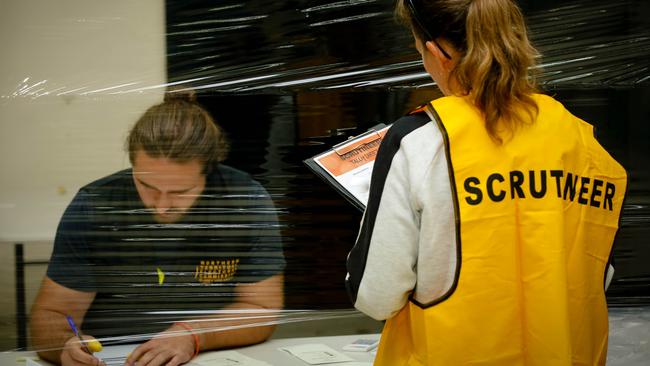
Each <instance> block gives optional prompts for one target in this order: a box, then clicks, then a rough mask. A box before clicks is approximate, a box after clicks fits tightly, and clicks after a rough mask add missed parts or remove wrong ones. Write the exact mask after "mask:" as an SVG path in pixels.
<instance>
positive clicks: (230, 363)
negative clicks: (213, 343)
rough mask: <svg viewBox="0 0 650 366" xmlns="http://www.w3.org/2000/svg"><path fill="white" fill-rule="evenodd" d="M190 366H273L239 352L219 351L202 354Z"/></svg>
mask: <svg viewBox="0 0 650 366" xmlns="http://www.w3.org/2000/svg"><path fill="white" fill-rule="evenodd" d="M187 365H190V366H271V364H268V363H266V362H264V361H259V360H256V359H254V358H250V357H248V356H244V355H243V354H241V353H239V352H237V351H218V352H208V353H201V354H199V355H198V356H196V357H195V358H194V359H193V360H192V361H191V362H190V363H188V364H187Z"/></svg>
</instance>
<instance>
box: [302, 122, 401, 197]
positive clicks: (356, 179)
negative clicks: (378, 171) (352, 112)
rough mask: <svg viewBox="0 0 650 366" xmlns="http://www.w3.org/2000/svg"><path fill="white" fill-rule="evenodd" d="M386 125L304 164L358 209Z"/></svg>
mask: <svg viewBox="0 0 650 366" xmlns="http://www.w3.org/2000/svg"><path fill="white" fill-rule="evenodd" d="M389 128H390V126H385V125H378V126H375V127H373V128H372V129H370V130H369V131H368V132H365V133H363V134H361V135H359V136H356V137H352V138H350V139H348V140H347V141H344V142H342V143H340V144H338V145H335V146H333V147H332V148H331V149H329V150H328V151H325V152H324V153H322V154H319V155H316V156H314V157H313V158H311V159H307V160H306V161H305V163H306V164H307V166H308V167H310V168H311V169H312V170H313V171H314V172H315V173H316V174H317V175H319V176H320V177H321V178H323V179H324V180H325V181H326V182H327V183H329V184H330V185H332V186H333V187H334V188H335V189H336V190H337V191H339V193H341V194H342V195H343V196H344V197H345V198H346V199H348V200H349V201H350V202H351V203H352V204H353V205H355V206H356V207H358V208H359V209H364V208H365V206H366V203H367V202H368V193H369V190H370V178H371V176H372V168H373V165H374V163H375V157H376V156H377V151H378V150H379V145H380V144H381V141H382V140H383V138H384V136H385V135H386V132H388V129H389Z"/></svg>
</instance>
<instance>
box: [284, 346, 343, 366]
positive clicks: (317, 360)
mask: <svg viewBox="0 0 650 366" xmlns="http://www.w3.org/2000/svg"><path fill="white" fill-rule="evenodd" d="M278 349H279V350H280V351H284V352H287V353H289V354H291V355H293V356H295V357H298V358H299V359H301V360H303V361H304V362H307V363H308V364H310V365H322V364H327V363H336V362H347V361H354V359H352V358H350V357H348V356H346V355H344V354H342V353H340V352H338V351H335V350H333V349H332V348H330V347H328V346H326V345H324V344H301V345H299V346H291V347H281V348H278Z"/></svg>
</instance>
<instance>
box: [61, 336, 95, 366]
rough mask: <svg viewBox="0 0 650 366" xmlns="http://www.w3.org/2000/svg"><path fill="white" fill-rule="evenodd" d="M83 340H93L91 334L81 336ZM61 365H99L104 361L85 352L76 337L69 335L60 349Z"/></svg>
mask: <svg viewBox="0 0 650 366" xmlns="http://www.w3.org/2000/svg"><path fill="white" fill-rule="evenodd" d="M82 337H83V339H84V341H90V340H94V339H95V338H93V337H91V336H87V335H84V336H82ZM61 365H62V366H101V365H104V363H103V362H102V361H101V360H100V359H99V358H97V357H95V356H93V355H91V354H88V353H86V351H84V350H83V348H82V347H81V342H80V341H79V338H77V337H71V338H70V339H68V340H67V341H66V342H65V344H64V345H63V350H62V351H61Z"/></svg>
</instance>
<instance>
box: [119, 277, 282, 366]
mask: <svg viewBox="0 0 650 366" xmlns="http://www.w3.org/2000/svg"><path fill="white" fill-rule="evenodd" d="M283 286H284V276H283V275H282V274H277V275H274V276H272V277H269V278H267V279H265V280H262V281H260V282H256V283H251V284H241V285H238V286H237V288H236V290H235V295H236V300H235V302H234V303H233V304H231V305H229V306H227V307H225V308H224V309H222V310H221V311H220V313H219V314H218V315H214V316H211V317H210V318H209V319H193V320H186V321H185V322H184V323H185V324H186V325H188V326H189V327H191V329H192V333H190V332H189V330H188V329H187V328H185V327H183V326H180V325H177V324H175V325H173V326H172V327H170V328H169V329H167V330H166V331H165V332H163V333H160V334H159V335H158V336H157V337H155V338H154V339H152V340H150V341H148V342H146V343H144V344H142V345H141V346H139V347H138V348H136V349H135V350H134V351H133V352H132V353H131V355H130V356H129V359H128V360H127V365H130V364H133V363H134V362H135V361H136V360H137V362H138V364H146V365H152V366H156V365H180V364H181V363H185V362H188V361H189V360H190V359H191V357H192V354H193V353H194V347H195V343H194V342H195V338H194V335H193V334H196V335H198V340H199V349H200V350H212V349H220V348H231V347H239V346H245V345H250V344H255V343H260V342H263V341H265V340H266V339H267V338H269V337H270V336H271V333H273V329H274V328H275V325H274V322H275V321H277V319H278V316H279V313H280V311H281V309H282V307H283V303H284V296H283Z"/></svg>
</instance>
